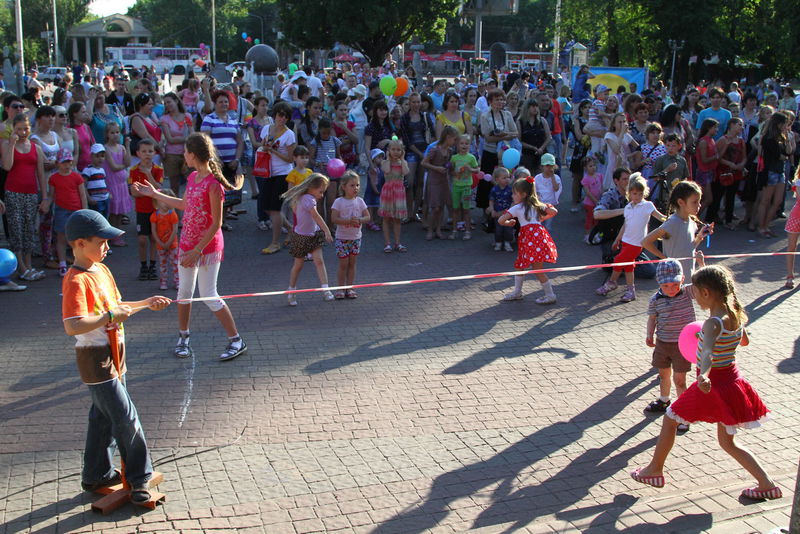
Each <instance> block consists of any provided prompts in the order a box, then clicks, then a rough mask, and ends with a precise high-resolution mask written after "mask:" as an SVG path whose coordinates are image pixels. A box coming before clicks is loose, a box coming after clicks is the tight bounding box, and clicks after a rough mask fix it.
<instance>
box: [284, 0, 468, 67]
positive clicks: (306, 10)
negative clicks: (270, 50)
mask: <svg viewBox="0 0 800 534" xmlns="http://www.w3.org/2000/svg"><path fill="white" fill-rule="evenodd" d="M459 4H460V0H385V1H382V2H374V1H369V0H284V1H283V2H282V3H281V4H280V16H281V28H282V31H283V32H284V33H285V34H286V38H287V40H288V41H289V42H290V43H291V44H294V45H295V46H298V47H301V48H331V47H332V46H333V44H334V43H335V42H336V41H339V42H341V43H344V44H346V45H349V46H351V47H353V48H354V49H356V50H358V51H359V52H361V53H362V54H364V56H366V57H367V58H368V59H369V60H370V61H372V62H373V63H375V62H379V61H380V60H381V59H382V58H383V55H384V54H385V53H386V52H389V51H390V50H391V49H392V48H394V47H395V46H397V45H398V44H400V43H403V42H406V41H408V40H410V39H411V38H412V37H414V36H417V37H419V38H420V39H421V40H423V41H438V42H440V41H441V40H442V39H443V38H444V30H445V26H446V24H447V17H452V16H453V15H454V14H455V11H456V9H457V8H458V6H459Z"/></svg>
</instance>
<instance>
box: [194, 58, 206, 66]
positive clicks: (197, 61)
mask: <svg viewBox="0 0 800 534" xmlns="http://www.w3.org/2000/svg"><path fill="white" fill-rule="evenodd" d="M194 64H195V65H197V66H198V67H204V66H205V64H206V62H205V61H203V60H202V59H195V60H194Z"/></svg>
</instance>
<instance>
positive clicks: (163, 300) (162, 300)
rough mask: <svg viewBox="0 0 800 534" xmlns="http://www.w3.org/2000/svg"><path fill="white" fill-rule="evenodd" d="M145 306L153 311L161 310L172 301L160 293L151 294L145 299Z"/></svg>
mask: <svg viewBox="0 0 800 534" xmlns="http://www.w3.org/2000/svg"><path fill="white" fill-rule="evenodd" d="M145 301H146V302H147V306H148V307H149V308H150V309H151V310H153V311H161V310H163V309H164V308H166V307H167V306H169V305H170V304H171V303H172V300H171V299H169V298H167V297H162V296H160V295H155V296H152V297H150V298H148V299H145Z"/></svg>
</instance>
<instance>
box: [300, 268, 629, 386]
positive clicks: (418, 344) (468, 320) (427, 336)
mask: <svg viewBox="0 0 800 534" xmlns="http://www.w3.org/2000/svg"><path fill="white" fill-rule="evenodd" d="M584 284H585V282H582V280H581V279H575V280H572V281H570V282H566V283H564V284H561V285H559V286H558V287H560V288H561V290H562V291H564V292H568V291H569V288H570V286H572V285H584ZM526 286H527V288H528V290H529V292H530V293H534V294H533V295H531V296H529V297H527V298H526V300H524V301H522V302H499V303H497V304H495V305H494V306H490V307H488V308H484V309H482V310H480V311H478V312H475V313H473V314H471V315H468V316H466V317H457V318H455V319H453V320H452V321H448V322H446V323H443V324H440V325H438V326H434V327H431V328H429V329H427V330H424V331H423V332H420V333H419V334H415V335H412V336H409V337H407V338H404V339H401V340H398V341H394V342H391V343H386V344H379V343H380V340H377V341H371V342H369V343H364V344H362V345H360V346H359V347H357V348H355V349H353V350H352V351H351V352H350V353H348V354H342V355H339V356H334V357H331V358H326V359H324V360H319V361H316V362H313V363H311V364H309V365H307V366H306V367H305V369H304V371H305V372H306V373H307V374H311V375H314V374H319V373H324V372H326V371H331V370H333V369H339V368H342V367H346V366H349V365H354V364H358V363H362V362H367V361H372V360H378V359H380V358H387V357H391V356H399V355H403V354H408V353H410V352H415V351H418V350H423V349H424V350H434V349H436V348H437V347H442V346H449V345H453V344H456V343H461V342H463V341H467V340H470V339H479V338H480V337H481V336H484V335H485V334H487V333H488V332H490V331H491V330H492V329H493V328H494V327H495V326H496V325H497V323H499V322H501V321H509V320H510V321H513V320H527V319H530V318H531V317H533V316H535V314H537V313H541V314H542V316H543V318H542V321H540V322H538V323H536V324H535V325H533V326H532V327H531V328H530V329H529V330H527V331H526V332H525V333H524V334H522V335H520V336H517V337H515V338H513V339H511V340H506V341H503V343H501V344H500V345H498V346H499V347H501V348H499V349H498V348H497V347H493V348H492V349H487V350H484V351H480V352H478V353H476V354H474V355H473V356H471V357H469V358H467V359H466V360H464V361H463V362H461V363H459V364H456V365H455V366H453V367H451V368H450V369H448V370H445V371H444V372H445V373H447V374H464V373H469V372H472V371H476V370H478V369H480V368H481V367H483V366H485V365H488V364H489V363H491V362H493V361H495V360H496V359H498V358H501V357H512V356H525V355H527V354H530V353H531V352H532V349H533V348H535V347H537V346H539V345H542V344H543V343H545V342H546V341H547V340H548V339H550V338H552V337H553V335H555V334H560V333H566V332H570V331H572V330H574V329H575V328H576V327H577V326H578V325H580V323H581V322H582V321H583V320H584V319H585V318H586V317H587V315H586V313H585V312H583V313H576V310H580V309H584V310H586V309H591V313H592V314H596V313H599V312H602V311H603V310H605V309H606V308H608V307H610V306H613V305H614V303H611V302H609V303H608V304H606V305H600V306H598V301H597V299H594V298H590V299H586V300H582V301H579V302H571V303H570V304H569V305H568V307H565V308H562V309H561V310H559V311H557V312H555V313H560V314H561V315H559V316H557V317H556V318H551V317H546V316H545V314H547V313H548V312H549V311H553V309H552V308H544V307H541V306H539V305H538V304H535V303H534V302H533V298H534V297H535V296H536V294H535V292H533V291H530V288H531V287H535V288H536V290H537V291H538V289H539V288H538V282H535V281H533V280H527V283H526ZM592 296H594V295H592ZM602 302H603V301H600V303H602ZM465 325H468V326H469V328H465ZM543 325H544V326H546V328H543ZM536 337H539V338H540V340H539V341H538V343H536V344H534V345H533V346H531V345H530V342H531V340H535V339H536ZM520 343H521V344H522V345H521V346H517V347H515V348H514V349H513V350H512V349H511V348H510V347H509V346H510V345H512V344H516V345H520ZM534 352H561V353H563V354H564V356H565V357H567V358H571V357H574V356H577V353H575V352H574V351H571V350H569V349H557V348H547V349H541V350H537V351H534Z"/></svg>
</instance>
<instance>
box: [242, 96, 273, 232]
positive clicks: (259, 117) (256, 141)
mask: <svg viewBox="0 0 800 534" xmlns="http://www.w3.org/2000/svg"><path fill="white" fill-rule="evenodd" d="M253 105H254V106H255V113H256V114H255V116H253V118H251V119H250V120H249V121H247V136H248V137H249V138H250V144H251V145H252V146H253V164H252V165H251V166H252V167H253V178H254V179H255V186H251V187H252V189H253V195H252V198H253V199H258V198H259V196H260V194H261V188H262V187H263V186H264V180H266V179H267V178H269V159H268V158H265V157H264V154H266V155H267V156H268V155H269V152H265V151H263V150H262V156H261V160H262V165H261V167H260V169H259V171H256V163H257V162H256V160H257V159H258V157H259V155H258V149H259V148H260V147H261V143H262V141H263V139H262V138H261V132H262V131H263V130H264V128H266V127H267V126H270V125H272V117H270V116H269V100H267V97H265V96H258V97H256V98H255V100H253ZM265 160H266V165H265V164H264V163H265ZM256 215H257V216H258V229H259V230H267V229H268V228H267V221H268V220H269V218H268V217H267V212H266V211H262V209H261V207H260V204H259V207H258V208H257V213H256Z"/></svg>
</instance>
